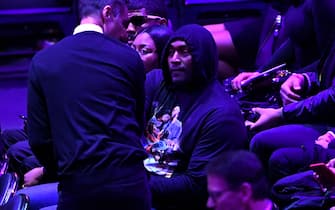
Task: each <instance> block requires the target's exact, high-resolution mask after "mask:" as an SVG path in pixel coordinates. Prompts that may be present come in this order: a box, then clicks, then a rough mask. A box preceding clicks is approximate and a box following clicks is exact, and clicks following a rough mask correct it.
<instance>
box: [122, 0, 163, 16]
mask: <svg viewBox="0 0 335 210" xmlns="http://www.w3.org/2000/svg"><path fill="white" fill-rule="evenodd" d="M142 8H145V10H146V13H147V14H148V15H156V16H159V17H162V18H165V19H168V15H167V14H168V12H167V6H166V4H165V0H129V6H128V9H129V10H139V9H142Z"/></svg>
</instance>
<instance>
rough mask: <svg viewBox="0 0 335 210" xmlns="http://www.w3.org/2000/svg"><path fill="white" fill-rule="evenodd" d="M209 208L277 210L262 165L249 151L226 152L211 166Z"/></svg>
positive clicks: (209, 168)
mask: <svg viewBox="0 0 335 210" xmlns="http://www.w3.org/2000/svg"><path fill="white" fill-rule="evenodd" d="M207 188H208V193H209V197H208V201H207V207H208V208H210V209H214V210H225V209H226V210H233V209H234V210H271V209H277V208H276V207H275V205H274V204H273V202H272V201H271V200H270V185H269V183H268V181H267V177H266V172H265V170H264V168H263V166H262V163H261V162H260V160H259V159H258V158H257V156H256V155H255V154H254V153H251V152H248V151H243V150H241V151H230V152H223V153H222V154H220V155H219V156H218V157H216V158H214V159H213V160H211V161H210V163H209V164H208V167H207Z"/></svg>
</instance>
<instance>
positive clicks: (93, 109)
mask: <svg viewBox="0 0 335 210" xmlns="http://www.w3.org/2000/svg"><path fill="white" fill-rule="evenodd" d="M127 11H128V10H127V6H126V4H125V2H124V1H120V0H109V1H102V0H101V1H100V0H97V1H91V0H81V1H80V2H79V12H80V17H81V22H80V25H79V26H77V27H76V28H75V30H74V35H73V36H69V37H67V38H65V39H63V40H61V41H59V42H58V43H57V44H55V45H53V46H51V47H49V48H46V49H44V50H42V51H40V52H38V53H37V54H36V55H35V56H34V58H33V59H32V64H31V68H30V70H29V80H28V83H29V86H28V134H29V135H28V136H29V144H30V146H31V148H32V151H33V153H34V154H35V156H36V157H37V159H38V160H39V162H40V163H41V164H42V165H43V166H44V168H45V170H46V171H47V172H48V173H57V175H58V179H59V191H60V193H59V200H58V209H72V210H73V209H106V207H107V206H110V205H113V208H115V209H150V206H151V202H150V192H149V188H148V182H147V174H146V172H145V169H144V167H143V160H144V159H145V158H146V156H147V155H146V153H145V151H144V150H143V148H142V147H141V143H140V136H141V135H142V131H143V127H144V124H143V114H144V112H143V111H144V97H145V96H144V80H145V74H144V66H143V63H142V61H141V59H140V57H139V55H138V54H137V53H136V52H135V51H134V50H132V49H131V48H130V47H129V46H127V45H125V44H123V43H121V42H120V41H119V40H118V39H120V38H121V37H122V36H124V34H125V33H126V29H125V26H127V24H128V15H127V14H128V13H127ZM78 78H79V79H78ZM74 81H77V82H75V83H74ZM88 189H89V190H88ZM129 201H131V202H129Z"/></svg>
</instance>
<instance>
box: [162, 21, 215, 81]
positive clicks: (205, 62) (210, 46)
mask: <svg viewBox="0 0 335 210" xmlns="http://www.w3.org/2000/svg"><path fill="white" fill-rule="evenodd" d="M176 40H182V41H185V42H186V44H187V46H188V47H189V48H190V53H191V55H192V68H193V74H192V75H193V76H192V84H191V85H192V86H194V87H200V86H204V85H207V84H208V83H210V82H212V81H213V80H215V79H216V78H217V68H218V52H217V48H216V43H215V41H214V38H213V37H212V34H211V33H210V32H209V31H208V30H207V29H205V28H204V27H202V26H200V25H197V24H190V25H185V26H182V27H181V28H179V29H178V30H177V31H176V32H175V33H173V34H172V36H171V38H170V39H169V41H168V42H167V45H166V46H165V48H164V50H163V53H162V69H163V75H164V80H165V82H166V84H168V85H169V84H171V75H170V72H169V66H168V62H167V60H168V59H167V57H168V50H169V46H170V44H171V43H172V42H174V41H176Z"/></svg>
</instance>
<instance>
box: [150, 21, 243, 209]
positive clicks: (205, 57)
mask: <svg viewBox="0 0 335 210" xmlns="http://www.w3.org/2000/svg"><path fill="white" fill-rule="evenodd" d="M217 65H218V58H217V48H216V44H215V42H214V39H213V37H212V35H211V34H210V33H209V32H208V31H207V30H206V29H205V28H203V27H202V26H199V25H195V24H192V25H185V26H183V27H181V28H180V29H178V30H177V31H176V32H175V33H174V34H173V35H172V37H171V38H170V40H169V41H168V44H167V45H166V47H165V49H164V51H163V57H162V69H163V71H160V70H157V71H152V72H150V73H148V74H147V80H146V91H147V92H146V95H147V98H146V106H147V107H146V116H147V122H148V123H147V125H148V126H147V127H148V129H147V131H146V134H147V135H146V137H147V138H146V139H145V146H146V148H147V151H148V152H149V153H150V154H151V157H149V158H148V159H147V160H146V161H145V166H146V168H147V169H148V170H149V171H150V172H151V174H152V175H151V176H150V182H149V184H150V189H151V192H152V196H153V198H152V199H153V207H154V208H156V209H159V210H161V209H205V208H206V199H207V193H206V191H207V190H206V171H205V168H206V166H207V163H208V161H209V160H211V159H212V158H214V157H216V156H217V155H219V154H220V153H221V152H223V151H226V150H235V149H243V148H245V146H246V139H247V134H246V128H245V126H244V123H243V117H242V115H241V112H240V109H239V107H238V105H237V103H236V102H235V101H234V100H232V99H230V98H229V96H228V95H226V93H225V92H224V90H223V86H222V85H221V84H220V83H219V82H218V81H217V79H216V74H217ZM162 111H164V113H165V114H162ZM159 113H161V114H159ZM176 115H177V116H176ZM162 116H163V117H162ZM164 116H165V117H164ZM172 125H173V126H174V127H175V129H176V130H175V131H174V129H172V127H173V126H172ZM180 130H181V132H180ZM173 133H174V134H177V133H178V135H170V134H173ZM153 136H154V138H153ZM170 136H171V137H170ZM172 136H173V138H172ZM176 136H177V137H178V138H176Z"/></svg>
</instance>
